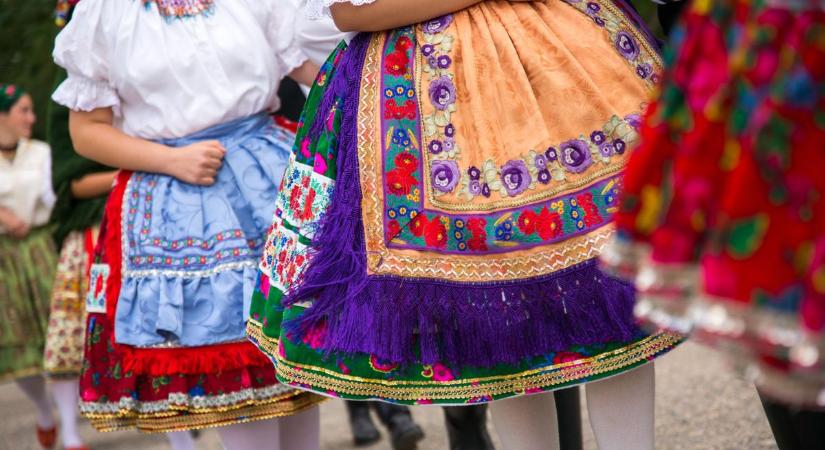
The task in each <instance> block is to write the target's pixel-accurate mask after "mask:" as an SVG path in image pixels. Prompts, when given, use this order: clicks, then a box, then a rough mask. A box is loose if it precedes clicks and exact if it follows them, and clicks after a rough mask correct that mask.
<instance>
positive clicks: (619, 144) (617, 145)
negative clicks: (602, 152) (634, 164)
mask: <svg viewBox="0 0 825 450" xmlns="http://www.w3.org/2000/svg"><path fill="white" fill-rule="evenodd" d="M613 150H614V151H615V152H616V154H619V155H624V152H625V150H627V144H625V142H624V141H623V140H621V139H616V140H614V141H613Z"/></svg>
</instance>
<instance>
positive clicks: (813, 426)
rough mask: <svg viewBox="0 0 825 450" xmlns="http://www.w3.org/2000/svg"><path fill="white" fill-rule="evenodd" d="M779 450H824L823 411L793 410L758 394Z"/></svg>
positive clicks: (824, 419)
mask: <svg viewBox="0 0 825 450" xmlns="http://www.w3.org/2000/svg"><path fill="white" fill-rule="evenodd" d="M760 398H761V400H762V407H763V408H764V409H765V415H766V416H768V422H769V423H770V424H771V431H773V437H774V439H776V445H777V446H779V449H780V450H809V449H825V411H810V410H804V409H795V408H792V407H789V406H787V405H784V404H782V403H778V402H774V401H772V400H770V399H768V398H766V397H765V396H763V395H761V394H760Z"/></svg>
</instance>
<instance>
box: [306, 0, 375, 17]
mask: <svg viewBox="0 0 825 450" xmlns="http://www.w3.org/2000/svg"><path fill="white" fill-rule="evenodd" d="M375 1H376V0H307V3H306V6H305V8H306V9H305V10H304V11H305V13H306V16H307V17H308V18H310V19H320V18H321V17H323V16H324V15H325V14H326V15H328V14H329V7H330V6H332V5H333V4H335V3H352V4H353V5H355V6H361V5H368V4H370V3H374V2H375Z"/></svg>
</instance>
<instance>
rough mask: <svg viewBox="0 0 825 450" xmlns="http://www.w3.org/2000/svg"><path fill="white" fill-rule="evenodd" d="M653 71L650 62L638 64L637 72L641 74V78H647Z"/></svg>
mask: <svg viewBox="0 0 825 450" xmlns="http://www.w3.org/2000/svg"><path fill="white" fill-rule="evenodd" d="M652 73H653V67H651V66H650V64H648V63H644V64H639V65H638V66H636V74H637V75H639V77H640V78H647V77H649V76H650V75H651V74H652Z"/></svg>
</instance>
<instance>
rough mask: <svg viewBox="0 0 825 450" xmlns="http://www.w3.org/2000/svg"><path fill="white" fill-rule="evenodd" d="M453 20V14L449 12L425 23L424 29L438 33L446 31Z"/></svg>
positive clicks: (426, 31)
mask: <svg viewBox="0 0 825 450" xmlns="http://www.w3.org/2000/svg"><path fill="white" fill-rule="evenodd" d="M452 22H453V16H452V15H450V14H447V15H446V16H441V17H436V18H435V19H432V20H430V21H428V22H425V23H424V26H423V31H424V32H425V33H427V34H437V33H441V32H442V31H444V30H445V29H446V28H447V27H448V26H450V24H451V23H452Z"/></svg>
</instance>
